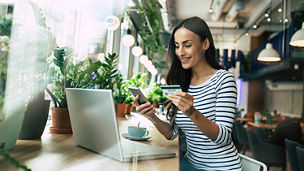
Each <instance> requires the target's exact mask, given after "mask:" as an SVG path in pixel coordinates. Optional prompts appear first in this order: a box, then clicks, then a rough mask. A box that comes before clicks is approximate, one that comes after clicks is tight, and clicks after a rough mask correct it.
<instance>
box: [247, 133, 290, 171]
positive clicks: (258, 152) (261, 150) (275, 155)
mask: <svg viewBox="0 0 304 171" xmlns="http://www.w3.org/2000/svg"><path fill="white" fill-rule="evenodd" d="M247 135H248V140H249V146H250V149H251V152H252V155H253V158H254V159H256V160H259V161H261V162H263V163H265V164H266V166H267V168H269V167H271V166H281V167H282V169H283V170H285V167H286V156H285V154H286V153H285V149H284V148H283V147H281V146H278V145H275V144H271V143H267V142H263V141H262V140H260V139H259V138H258V137H257V135H256V134H255V133H254V132H253V131H252V130H249V129H247Z"/></svg>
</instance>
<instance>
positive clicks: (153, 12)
mask: <svg viewBox="0 0 304 171" xmlns="http://www.w3.org/2000/svg"><path fill="white" fill-rule="evenodd" d="M161 8H162V6H161V4H160V3H159V2H158V1H155V0H153V1H151V0H141V1H140V6H139V7H138V8H137V9H136V10H137V11H138V13H139V14H140V22H139V23H140V28H141V29H140V31H139V34H140V36H141V38H142V40H143V42H144V44H145V46H146V47H147V54H148V56H149V58H150V60H152V61H153V63H154V64H155V66H157V67H158V68H163V67H164V66H165V62H164V57H163V55H164V53H165V48H164V45H163V44H162V42H161V38H160V35H161V33H163V32H164V30H163V27H162V22H161V20H160V18H161V13H160V9H161ZM154 53H158V55H156V56H154Z"/></svg>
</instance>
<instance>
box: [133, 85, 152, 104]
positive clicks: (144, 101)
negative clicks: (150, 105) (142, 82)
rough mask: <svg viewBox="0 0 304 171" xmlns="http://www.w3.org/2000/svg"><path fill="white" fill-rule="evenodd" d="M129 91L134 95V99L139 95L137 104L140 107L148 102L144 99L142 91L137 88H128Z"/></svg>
mask: <svg viewBox="0 0 304 171" xmlns="http://www.w3.org/2000/svg"><path fill="white" fill-rule="evenodd" d="M129 90H130V91H131V93H132V94H133V95H134V97H136V96H137V95H138V94H139V99H138V103H139V104H140V105H141V104H144V103H147V102H148V100H147V98H146V97H145V95H144V94H143V93H142V91H141V90H140V89H139V88H137V87H129Z"/></svg>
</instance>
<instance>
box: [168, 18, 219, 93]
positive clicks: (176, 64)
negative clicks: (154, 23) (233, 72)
mask: <svg viewBox="0 0 304 171" xmlns="http://www.w3.org/2000/svg"><path fill="white" fill-rule="evenodd" d="M182 27H184V28H186V29H188V30H190V31H192V32H193V33H195V34H197V35H198V36H199V37H200V40H201V41H204V40H205V39H206V38H207V39H208V40H209V43H210V47H209V48H208V49H207V50H206V52H205V58H206V61H207V63H208V64H209V65H210V66H211V67H212V68H215V69H222V67H221V66H220V65H219V63H218V60H217V58H216V56H215V53H216V51H215V47H214V43H213V39H212V35H211V32H210V30H209V27H208V25H207V24H206V22H205V21H204V20H202V19H201V18H199V17H191V18H187V19H185V20H184V21H182V22H180V23H179V24H177V25H176V26H175V28H174V29H173V32H172V34H171V37H170V40H169V47H168V53H167V55H168V58H169V60H170V61H171V67H170V69H169V72H168V74H167V78H166V81H167V84H169V85H172V84H177V85H180V86H181V88H182V90H183V91H184V92H187V91H188V89H189V85H190V81H191V78H192V70H191V68H190V69H183V68H182V64H181V62H180V60H179V59H178V57H177V56H176V54H175V40H174V34H175V32H176V31H177V30H178V29H179V28H182Z"/></svg>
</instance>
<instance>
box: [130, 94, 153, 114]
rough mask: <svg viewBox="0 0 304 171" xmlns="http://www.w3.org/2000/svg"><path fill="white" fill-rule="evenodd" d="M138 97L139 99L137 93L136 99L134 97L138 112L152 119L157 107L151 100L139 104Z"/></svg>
mask: <svg viewBox="0 0 304 171" xmlns="http://www.w3.org/2000/svg"><path fill="white" fill-rule="evenodd" d="M138 99H139V95H137V96H136V97H135V99H134V101H135V105H136V112H138V113H140V114H142V115H143V116H145V117H146V118H147V119H149V120H151V119H152V117H153V116H155V108H154V106H153V105H152V104H151V103H150V102H147V103H145V104H142V105H139V103H138Z"/></svg>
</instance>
